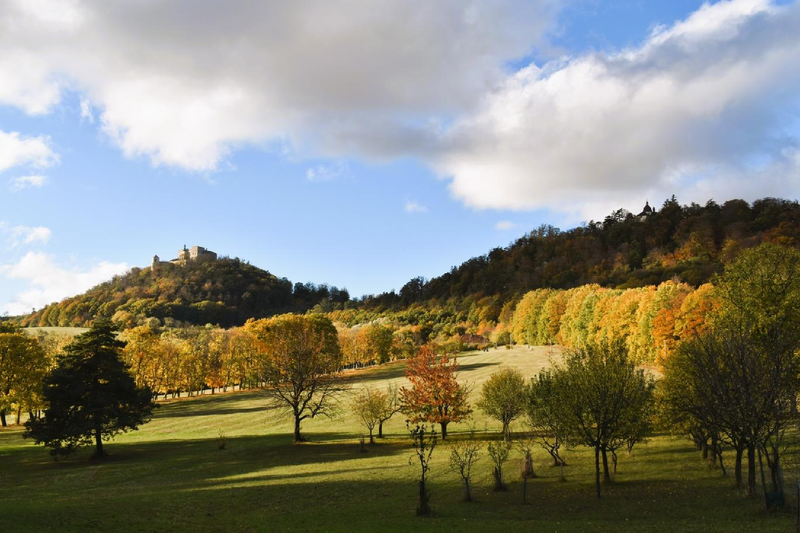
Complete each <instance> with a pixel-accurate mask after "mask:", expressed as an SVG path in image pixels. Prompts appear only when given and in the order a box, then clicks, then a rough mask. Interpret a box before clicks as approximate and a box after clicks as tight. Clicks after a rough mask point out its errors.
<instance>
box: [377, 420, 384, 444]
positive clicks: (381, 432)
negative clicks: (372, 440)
mask: <svg viewBox="0 0 800 533" xmlns="http://www.w3.org/2000/svg"><path fill="white" fill-rule="evenodd" d="M378 438H379V439H382V438H383V420H381V421H380V422H378Z"/></svg>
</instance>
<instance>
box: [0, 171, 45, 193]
mask: <svg viewBox="0 0 800 533" xmlns="http://www.w3.org/2000/svg"><path fill="white" fill-rule="evenodd" d="M46 182H47V176H42V175H38V174H36V175H31V176H19V177H16V178H12V179H11V181H10V182H9V185H8V188H9V189H11V192H18V191H21V190H22V189H27V188H28V187H36V188H37V189H38V188H41V187H43V186H44V184H45V183H46Z"/></svg>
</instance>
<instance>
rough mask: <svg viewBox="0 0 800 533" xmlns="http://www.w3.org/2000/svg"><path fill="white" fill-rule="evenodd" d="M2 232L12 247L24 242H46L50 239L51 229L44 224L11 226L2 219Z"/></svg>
mask: <svg viewBox="0 0 800 533" xmlns="http://www.w3.org/2000/svg"><path fill="white" fill-rule="evenodd" d="M0 233H3V234H5V235H6V242H7V243H8V246H9V248H10V249H13V248H16V247H18V246H21V245H24V244H36V243H41V244H45V243H47V241H49V240H50V236H51V231H50V229H49V228H45V227H44V226H35V227H31V226H11V225H9V224H8V223H7V222H2V221H0Z"/></svg>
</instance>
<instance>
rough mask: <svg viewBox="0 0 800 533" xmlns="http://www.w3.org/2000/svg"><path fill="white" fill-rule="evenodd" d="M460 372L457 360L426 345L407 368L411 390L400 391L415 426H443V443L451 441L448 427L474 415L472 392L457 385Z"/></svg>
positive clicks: (402, 389) (405, 407)
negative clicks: (468, 397)
mask: <svg viewBox="0 0 800 533" xmlns="http://www.w3.org/2000/svg"><path fill="white" fill-rule="evenodd" d="M457 372H458V362H457V361H456V359H455V358H453V359H450V358H449V357H448V356H447V355H437V353H436V348H435V347H433V346H431V345H425V346H423V347H422V348H421V349H420V351H419V353H418V354H417V355H416V356H415V357H413V358H411V359H410V360H409V362H408V367H407V368H406V378H407V379H408V380H409V381H410V382H411V388H410V389H407V388H405V387H403V388H401V389H400V399H401V402H402V404H403V412H405V413H406V414H408V416H409V417H410V419H411V421H412V422H415V423H417V422H428V423H431V424H439V425H440V426H441V428H442V432H441V434H442V439H446V438H447V425H448V424H450V423H451V422H459V421H461V420H464V419H465V418H467V417H468V416H469V415H470V414H471V413H472V409H471V408H470V406H469V403H468V402H467V396H468V394H469V389H468V388H467V386H466V385H459V383H458V381H456V375H457Z"/></svg>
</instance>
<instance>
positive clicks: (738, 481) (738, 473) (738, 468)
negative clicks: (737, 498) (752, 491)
mask: <svg viewBox="0 0 800 533" xmlns="http://www.w3.org/2000/svg"><path fill="white" fill-rule="evenodd" d="M743 453H744V448H736V464H735V466H734V469H733V471H734V477H735V478H736V486H737V487H741V486H742V454H743Z"/></svg>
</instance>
